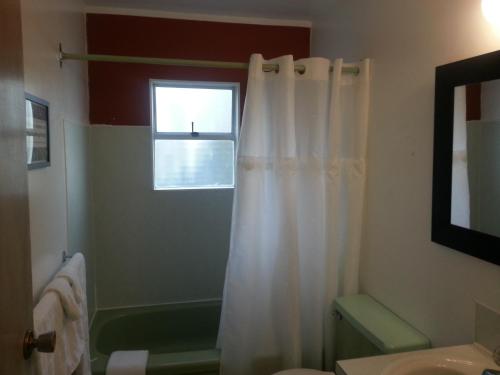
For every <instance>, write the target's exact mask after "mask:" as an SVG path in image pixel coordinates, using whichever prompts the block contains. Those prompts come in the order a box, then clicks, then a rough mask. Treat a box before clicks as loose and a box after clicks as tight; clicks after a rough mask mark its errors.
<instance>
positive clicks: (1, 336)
mask: <svg viewBox="0 0 500 375" xmlns="http://www.w3.org/2000/svg"><path fill="white" fill-rule="evenodd" d="M19 2H20V0H1V1H0V374H1V375H28V374H31V373H32V365H31V364H30V361H27V360H25V359H24V358H23V345H22V342H23V337H24V334H25V331H26V330H27V329H30V328H32V326H33V306H32V303H33V301H32V289H31V261H30V239H29V218H28V190H27V169H26V136H25V130H24V129H25V107H24V83H23V68H22V67H23V56H22V39H21V12H20V4H19Z"/></svg>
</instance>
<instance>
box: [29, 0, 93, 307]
mask: <svg viewBox="0 0 500 375" xmlns="http://www.w3.org/2000/svg"><path fill="white" fill-rule="evenodd" d="M83 7H84V4H83V1H81V0H71V1H69V0H48V1H43V2H40V1H37V0H23V1H22V24H23V44H24V45H23V52H24V81H25V90H26V91H27V92H29V93H31V94H33V95H36V96H38V97H41V98H43V99H45V100H47V101H48V102H49V103H50V149H51V150H50V151H51V165H50V167H48V168H43V169H39V170H33V171H29V172H28V183H29V200H30V227H31V248H32V267H33V294H34V297H35V299H37V297H38V295H39V293H40V291H41V289H42V288H43V287H44V286H45V285H46V284H47V282H48V281H49V280H50V278H51V277H52V275H53V274H54V273H55V272H56V271H57V270H58V269H59V267H61V254H62V251H63V250H68V249H69V250H70V251H72V249H70V248H69V247H70V244H69V238H68V226H67V196H66V173H65V172H66V171H65V168H66V163H65V139H64V132H63V126H64V123H70V124H73V126H75V124H76V126H83V125H86V124H88V104H87V102H88V100H87V67H86V64H84V63H79V62H67V63H65V64H64V67H63V69H60V67H59V62H58V60H57V56H58V43H59V42H62V43H63V46H64V48H65V49H66V50H68V51H75V52H77V51H80V52H81V51H85V18H84V14H83ZM82 250H88V249H82Z"/></svg>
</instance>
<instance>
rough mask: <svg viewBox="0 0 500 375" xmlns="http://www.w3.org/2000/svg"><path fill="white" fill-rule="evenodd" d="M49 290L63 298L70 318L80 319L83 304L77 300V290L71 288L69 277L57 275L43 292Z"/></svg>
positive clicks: (65, 309)
mask: <svg viewBox="0 0 500 375" xmlns="http://www.w3.org/2000/svg"><path fill="white" fill-rule="evenodd" d="M48 292H54V293H57V295H58V296H59V299H60V300H61V305H62V307H63V310H64V313H65V314H66V317H67V318H68V319H69V320H71V321H74V320H78V319H80V318H81V317H82V316H83V311H82V310H83V307H82V304H81V302H80V303H79V302H77V301H76V296H75V292H74V291H73V289H72V288H71V285H70V284H69V281H68V279H66V278H62V277H56V278H55V279H54V280H52V281H51V282H50V283H49V285H47V286H46V287H45V289H44V291H43V293H42V294H45V293H48Z"/></svg>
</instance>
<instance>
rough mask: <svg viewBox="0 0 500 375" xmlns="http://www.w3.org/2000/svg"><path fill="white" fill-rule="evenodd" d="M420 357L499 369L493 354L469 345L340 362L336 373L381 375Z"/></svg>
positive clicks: (478, 346) (345, 374)
mask: <svg viewBox="0 0 500 375" xmlns="http://www.w3.org/2000/svg"><path fill="white" fill-rule="evenodd" d="M418 355H438V356H443V357H445V356H452V357H454V358H461V359H464V360H470V361H475V362H476V361H477V362H481V363H484V368H485V369H486V368H492V369H498V368H499V367H498V366H497V365H496V364H495V362H493V358H492V356H491V353H489V352H488V351H486V349H484V348H483V347H482V346H480V345H478V344H469V345H459V346H448V347H442V348H436V349H428V350H418V351H414V352H406V353H398V354H389V355H380V356H375V357H366V358H356V359H348V360H343V361H338V362H337V366H336V371H335V373H336V374H337V375H380V374H381V373H382V371H383V370H384V369H385V368H386V367H387V366H388V365H389V364H391V363H393V362H394V361H397V360H400V359H404V358H411V357H415V356H418ZM478 375H481V374H478Z"/></svg>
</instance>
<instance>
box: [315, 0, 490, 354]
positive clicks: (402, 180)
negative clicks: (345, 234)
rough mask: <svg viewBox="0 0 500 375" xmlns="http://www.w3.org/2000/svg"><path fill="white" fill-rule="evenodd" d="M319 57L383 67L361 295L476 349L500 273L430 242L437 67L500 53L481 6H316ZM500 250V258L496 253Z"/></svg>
mask: <svg viewBox="0 0 500 375" xmlns="http://www.w3.org/2000/svg"><path fill="white" fill-rule="evenodd" d="M314 6H315V13H316V16H315V19H314V22H313V37H312V42H313V43H312V46H313V47H312V52H313V55H323V56H327V57H331V58H333V57H344V58H345V59H346V60H347V61H356V60H359V59H361V58H364V57H371V58H373V79H372V84H373V86H372V102H371V120H370V136H369V137H370V138H369V145H368V185H367V204H366V216H365V227H364V236H363V247H362V254H361V269H360V272H361V280H360V282H361V288H362V290H363V291H364V292H367V293H369V294H371V295H373V296H374V297H375V298H377V299H378V300H380V301H381V302H382V303H384V304H386V305H387V306H388V307H389V308H391V309H392V310H393V311H395V312H396V313H397V314H399V315H400V316H402V317H403V318H405V319H406V320H408V321H409V322H411V323H412V324H413V325H414V326H415V327H417V328H418V329H420V330H421V331H423V332H424V333H425V334H427V335H428V336H429V337H430V338H431V340H432V342H433V344H434V345H437V346H439V345H447V344H458V343H466V342H471V341H472V340H473V328H474V299H479V300H482V301H485V302H486V303H488V302H491V301H493V300H495V299H499V298H500V267H498V266H495V265H493V264H490V263H486V262H483V261H481V260H479V259H476V258H473V257H470V256H467V255H465V254H462V253H459V252H457V251H454V250H451V249H448V248H446V247H443V246H440V245H437V244H435V243H432V242H431V241H430V236H431V234H430V233H431V184H432V150H433V127H434V124H433V114H434V106H433V102H434V72H435V67H436V66H437V65H441V64H445V63H448V62H452V61H455V60H461V59H464V58H467V57H471V56H474V55H479V54H482V53H486V52H490V51H493V50H497V49H500V37H499V36H498V35H496V34H494V32H493V30H492V29H491V27H490V26H489V24H487V23H486V22H485V20H484V19H483V17H482V14H481V10H480V1H479V0H453V1H451V0H419V1H417V0H341V1H332V0H315V1H314ZM492 251H498V249H492Z"/></svg>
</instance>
